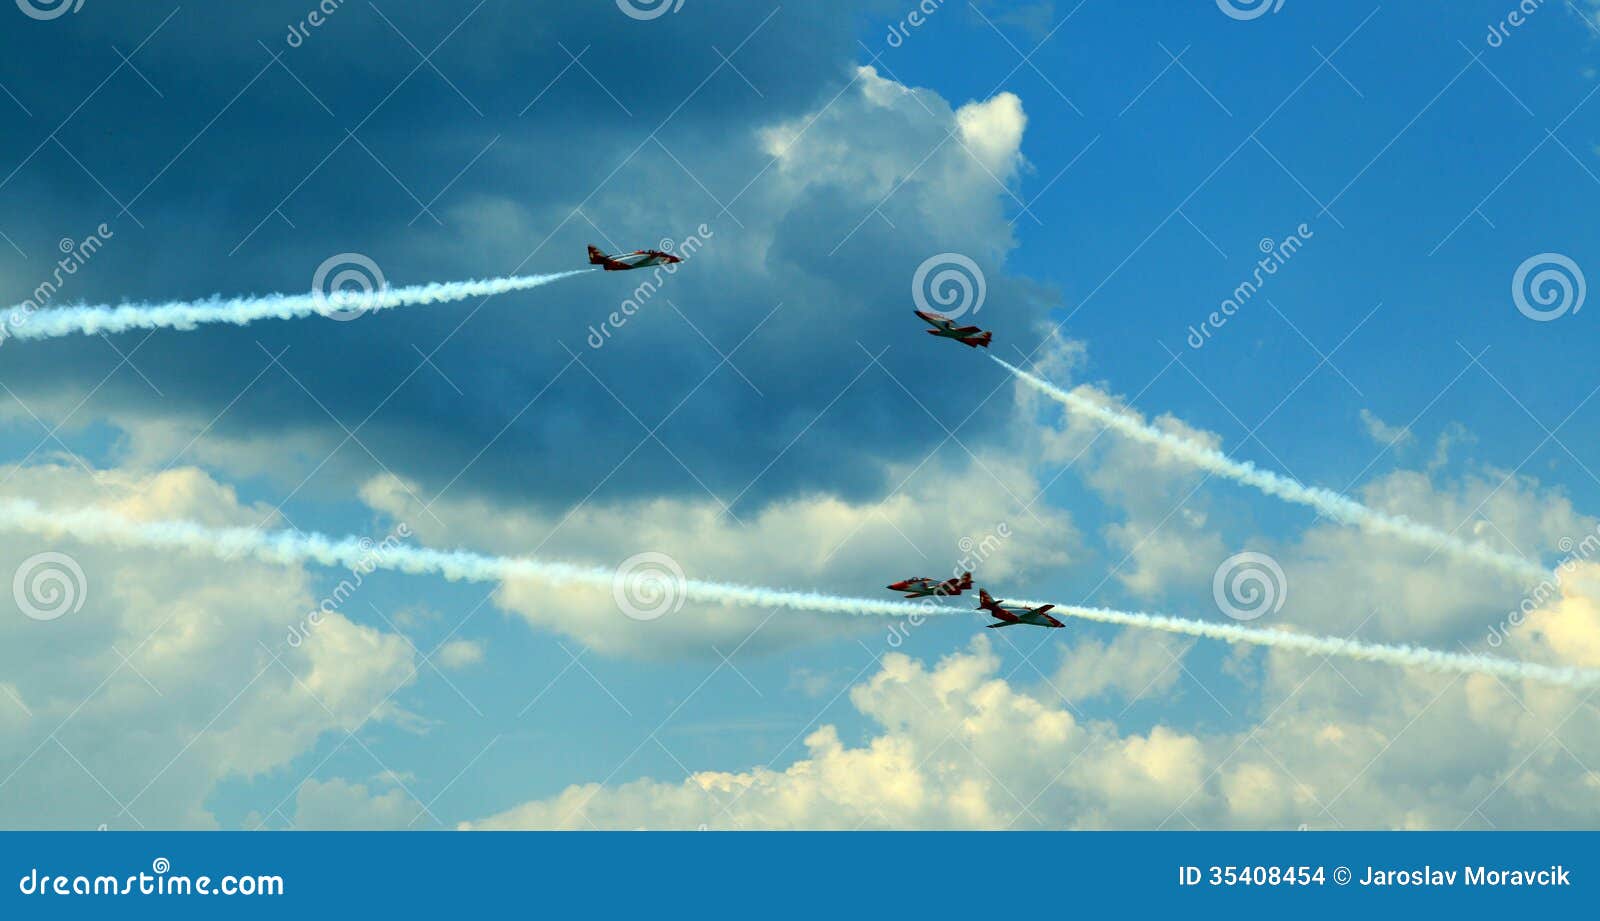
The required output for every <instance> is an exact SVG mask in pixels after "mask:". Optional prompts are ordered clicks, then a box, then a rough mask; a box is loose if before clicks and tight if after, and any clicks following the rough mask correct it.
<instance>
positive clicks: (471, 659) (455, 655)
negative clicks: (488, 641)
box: [434, 640, 484, 668]
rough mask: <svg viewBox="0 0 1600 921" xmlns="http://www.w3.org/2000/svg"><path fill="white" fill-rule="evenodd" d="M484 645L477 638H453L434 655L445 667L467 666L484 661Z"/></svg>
mask: <svg viewBox="0 0 1600 921" xmlns="http://www.w3.org/2000/svg"><path fill="white" fill-rule="evenodd" d="M483 655H484V645H483V643H481V642H478V641H477V640H451V641H450V642H448V643H445V644H444V645H443V646H441V647H439V652H438V654H437V655H435V656H434V659H436V660H437V661H438V662H439V664H440V665H442V666H444V667H445V668H467V667H468V666H472V665H477V664H478V663H480V662H482V661H483Z"/></svg>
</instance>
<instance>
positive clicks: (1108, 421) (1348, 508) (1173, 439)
mask: <svg viewBox="0 0 1600 921" xmlns="http://www.w3.org/2000/svg"><path fill="white" fill-rule="evenodd" d="M989 357H990V358H994V360H995V362H996V363H997V364H999V365H1000V366H1001V367H1002V368H1005V369H1006V370H1007V371H1010V372H1011V373H1012V374H1014V375H1016V376H1017V378H1018V379H1020V380H1021V381H1023V382H1024V383H1026V384H1028V385H1029V386H1031V387H1032V388H1033V389H1035V390H1037V391H1039V392H1040V393H1042V394H1044V395H1045V396H1047V397H1050V398H1051V399H1053V400H1055V401H1056V402H1058V403H1060V404H1062V405H1063V406H1065V407H1067V409H1069V410H1071V411H1072V412H1075V413H1079V414H1080V415H1084V416H1088V417H1090V418H1093V419H1097V420H1099V421H1100V422H1103V423H1105V425H1106V426H1107V427H1108V428H1112V429H1115V430H1116V431H1117V432H1118V433H1119V434H1121V435H1123V436H1124V437H1127V438H1129V439H1132V440H1133V441H1137V442H1140V443H1141V444H1147V445H1150V446H1152V447H1158V448H1163V449H1165V450H1167V451H1170V452H1172V454H1173V455H1174V456H1176V457H1178V458H1180V459H1182V460H1184V461H1185V462H1187V463H1189V464H1192V465H1193V466H1195V467H1198V468H1200V469H1201V470H1205V471H1207V472H1209V473H1214V474H1216V475H1217V476H1220V477H1224V478H1226V479H1230V480H1233V481H1234V482H1236V483H1242V484H1243V485H1245V486H1250V487H1253V488H1255V489H1258V490H1260V491H1261V492H1264V493H1266V494H1267V495H1269V496H1274V497H1276V498H1279V499H1283V500H1285V501H1288V502H1294V503H1297V504H1300V505H1307V506H1310V507H1311V508H1314V509H1316V510H1317V511H1319V512H1321V513H1322V514H1324V515H1327V516H1328V517H1329V518H1332V519H1333V520H1335V521H1338V522H1341V523H1343V524H1348V525H1355V526H1356V527H1359V528H1363V529H1365V530H1368V531H1372V532H1375V533H1379V534H1389V535H1392V536H1394V537H1398V538H1400V539H1402V540H1405V541H1409V542H1411V543H1413V544H1416V545H1418V546H1420V547H1426V548H1427V549H1429V550H1441V551H1443V552H1445V553H1449V554H1451V555H1452V556H1456V557H1460V558H1461V559H1464V560H1469V561H1472V562H1476V563H1483V564H1486V565H1489V566H1493V567H1494V568H1495V569H1498V570H1500V571H1501V572H1504V573H1506V574H1507V575H1510V576H1513V577H1515V578H1517V579H1521V580H1525V581H1527V582H1541V581H1543V580H1545V579H1546V578H1548V577H1549V575H1550V573H1549V570H1546V569H1544V568H1543V567H1541V566H1540V565H1539V564H1537V563H1534V562H1532V561H1529V560H1525V559H1523V558H1522V557H1519V556H1513V555H1511V554H1508V553H1501V552H1500V551H1498V550H1495V549H1494V548H1493V547H1489V546H1486V545H1484V544H1480V543H1476V542H1473V541H1465V540H1462V539H1461V538H1459V537H1456V536H1455V535H1452V534H1446V533H1445V532H1443V531H1440V530H1438V529H1437V528H1432V527H1429V526H1428V525H1425V524H1421V523H1419V522H1416V521H1413V520H1411V519H1410V518H1407V517H1405V516H1404V515H1391V514H1388V513H1386V512H1380V511H1378V510H1377V509H1374V508H1370V507H1368V506H1365V505H1362V504H1361V503H1360V502H1357V501H1356V500H1354V499H1352V498H1350V497H1349V496H1346V495H1343V494H1341V493H1336V492H1334V491H1333V490H1331V489H1323V488H1322V487H1320V486H1307V485H1305V484H1304V483H1301V482H1300V481H1298V480H1293V479H1290V478H1289V477H1286V476H1283V475H1281V474H1277V473H1273V472H1272V471H1270V470H1261V469H1259V468H1257V467H1256V465H1255V464H1252V463H1250V462H1249V461H1236V460H1234V459H1232V458H1230V457H1228V456H1227V455H1225V454H1223V453H1222V452H1220V451H1217V450H1214V449H1212V448H1209V447H1206V446H1205V445H1203V444H1200V443H1198V442H1195V441H1191V440H1190V439H1188V438H1183V437H1180V436H1178V435H1174V434H1172V433H1170V432H1163V431H1161V430H1160V429H1157V428H1154V427H1152V426H1149V425H1146V424H1145V423H1143V422H1141V421H1139V420H1138V419H1135V418H1133V417H1132V416H1128V415H1125V414H1123V413H1120V412H1117V411H1116V410H1114V409H1111V408H1110V407H1107V406H1102V405H1100V404H1099V403H1096V402H1095V401H1094V400H1091V399H1089V398H1088V397H1085V396H1083V395H1081V394H1077V393H1072V392H1070V391H1067V390H1062V389H1061V388H1060V387H1057V386H1055V385H1054V384H1052V383H1050V382H1049V381H1046V380H1044V379H1042V378H1039V377H1036V376H1035V375H1032V374H1029V373H1028V372H1027V371H1024V370H1022V369H1021V368H1018V367H1016V366H1014V365H1011V364H1009V363H1007V362H1005V361H1004V360H1002V359H1000V358H996V357H995V356H993V355H991V356H989Z"/></svg>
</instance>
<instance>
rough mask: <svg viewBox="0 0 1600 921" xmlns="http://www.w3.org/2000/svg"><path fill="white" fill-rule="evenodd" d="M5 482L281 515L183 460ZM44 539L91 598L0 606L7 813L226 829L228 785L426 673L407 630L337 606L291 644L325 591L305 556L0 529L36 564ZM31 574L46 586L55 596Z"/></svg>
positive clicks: (225, 512)
mask: <svg viewBox="0 0 1600 921" xmlns="http://www.w3.org/2000/svg"><path fill="white" fill-rule="evenodd" d="M0 480H3V482H4V486H3V491H4V492H5V493H6V494H8V495H25V496H28V497H29V498H33V499H36V500H38V501H40V502H46V503H48V502H53V501H54V502H63V503H90V502H98V503H103V504H106V505H108V506H111V507H114V508H116V509H117V510H118V511H120V512H121V513H123V514H126V515H130V516H134V517H138V518H149V519H154V518H168V517H184V518H191V519H195V520H200V521H205V522H208V523H211V524H216V525H254V524H256V523H258V522H260V521H262V520H263V518H267V517H270V509H267V508H264V507H261V506H258V505H252V504H249V503H245V502H241V501H240V500H239V499H238V497H237V496H236V495H235V493H234V491H233V490H232V489H231V488H230V487H228V486H226V485H224V484H221V483H218V482H217V481H215V480H213V479H211V478H209V477H207V476H206V475H204V474H202V473H199V472H198V471H195V470H193V469H187V468H179V469H174V470H171V471H168V472H166V473H162V474H158V475H148V476H147V475H136V474H128V473H125V472H122V471H119V470H115V469H112V470H94V471H88V470H84V469H81V468H78V467H66V466H53V465H48V466H36V467H26V468H17V467H8V468H4V469H3V471H0ZM39 553H53V554H63V555H65V557H66V558H69V559H70V560H71V564H72V566H75V567H76V568H77V570H78V571H79V572H81V573H82V578H81V579H80V578H78V576H77V575H76V574H75V573H73V572H72V571H71V568H70V567H67V568H62V567H60V566H58V567H57V570H58V571H59V572H61V573H64V574H65V575H64V576H63V578H64V580H65V581H61V582H57V583H56V587H57V588H58V589H60V590H62V591H67V592H72V593H76V597H78V598H80V599H81V607H77V608H73V607H71V606H68V608H67V609H66V611H65V613H63V614H62V615H61V616H59V617H58V618H56V619H54V620H48V621H41V620H34V619H30V618H28V617H25V616H23V614H22V613H19V612H18V611H17V610H16V609H13V611H12V612H11V614H10V615H9V616H7V617H4V618H0V671H3V672H4V674H5V675H6V682H5V685H4V687H0V692H5V693H0V734H3V735H4V737H5V739H6V742H7V744H6V745H5V746H4V750H5V752H6V754H5V756H4V757H3V758H0V822H3V823H4V824H5V825H7V826H8V827H36V826H37V827H51V828H61V827H80V828H83V827H87V828H93V827H97V826H99V825H101V824H105V825H109V826H110V827H112V828H136V827H139V826H140V825H143V826H146V827H178V828H206V827H213V826H214V825H215V824H216V819H215V818H214V817H213V816H212V814H211V813H210V811H209V808H208V805H207V801H208V797H209V795H210V794H211V793H212V791H214V790H215V788H216V787H217V786H218V784H220V783H222V782H223V781H224V780H227V779H229V778H236V779H248V778H252V777H257V776H259V775H262V774H263V773H266V772H270V771H272V770H275V769H278V768H281V767H284V766H286V765H288V764H290V763H292V762H293V761H294V759H295V758H297V757H298V756H300V755H301V754H303V753H305V752H306V751H307V750H308V749H309V748H310V747H311V746H312V745H314V744H315V743H316V742H317V740H318V739H319V738H321V737H323V736H324V735H326V734H330V733H341V734H342V733H343V732H347V731H354V730H355V729H357V728H358V727H360V726H361V725H363V724H364V723H365V722H367V721H368V720H369V719H374V720H384V719H387V718H390V717H393V716H395V715H397V713H398V710H397V708H396V707H395V706H394V705H393V703H392V702H391V701H390V696H391V694H392V693H393V692H394V691H396V690H397V689H399V688H400V687H402V686H403V685H404V684H406V683H407V682H408V681H409V680H410V679H411V677H412V676H413V675H414V671H413V668H412V660H413V656H412V653H411V650H410V647H409V646H407V645H406V644H405V643H404V641H402V640H401V639H400V638H399V637H397V636H394V635H392V634H389V633H385V632H383V631H380V630H376V629H373V628H371V627H368V626H364V625H361V624H357V623H354V622H352V621H351V620H349V619H348V618H346V617H344V616H342V615H340V614H337V613H335V614H331V615H328V616H326V617H324V618H322V620H321V623H320V624H318V625H316V626H315V628H314V629H310V630H308V631H307V632H306V633H305V634H304V638H303V641H302V642H300V643H299V645H297V646H293V645H290V644H289V643H288V641H287V640H286V637H287V635H288V632H289V629H290V628H291V627H292V626H294V625H296V624H301V623H303V622H304V621H305V618H306V616H307V612H309V611H310V610H311V609H312V607H313V606H314V605H315V603H316V602H315V600H314V596H313V593H312V584H313V583H312V578H311V576H310V574H308V573H307V572H305V571H304V570H302V569H299V568H287V569H285V568H282V567H273V566H264V565H259V564H254V563H250V562H246V561H240V562H233V563H226V564H220V565H219V564H217V563H216V562H213V561H208V560H203V559H195V558H187V557H183V556H175V555H169V554H161V553H154V552H142V551H136V550H127V549H122V548H104V547H98V546H90V545H79V544H76V543H73V542H70V541H62V542H58V543H53V544H50V545H49V546H45V545H42V544H40V543H39V542H38V540H37V539H36V538H33V537H30V536H27V535H0V558H4V559H6V560H9V561H12V565H13V566H14V567H16V568H17V569H18V570H19V571H26V572H31V573H34V574H36V575H38V574H40V573H42V572H44V571H45V569H44V568H42V567H41V566H40V565H30V563H29V562H28V561H30V560H36V559H37V558H36V556H35V555H36V554H39ZM7 575H8V576H10V575H11V571H10V570H8V571H7ZM40 577H41V578H42V576H40ZM8 583H9V580H8ZM35 585H36V593H35V595H34V596H30V597H32V600H33V601H34V602H38V603H40V604H46V603H49V602H51V601H52V600H53V599H54V598H55V597H59V596H52V595H50V594H49V590H48V587H47V583H46V582H37V583H35ZM69 597H70V596H69Z"/></svg>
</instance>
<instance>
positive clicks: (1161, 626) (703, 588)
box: [0, 499, 1600, 688]
mask: <svg viewBox="0 0 1600 921" xmlns="http://www.w3.org/2000/svg"><path fill="white" fill-rule="evenodd" d="M0 530H9V531H25V532H29V533H35V534H43V535H47V536H56V535H64V536H70V537H72V538H75V539H77V540H80V541H85V542H91V543H110V544H115V545H122V546H131V547H144V548H157V549H171V550H183V551H188V552H191V553H197V554H206V555H210V556H215V557H218V558H220V559H224V560H226V559H233V558H236V557H241V556H250V557H254V558H256V559H258V560H262V561H265V562H269V563H283V564H288V563H319V564H323V565H329V566H345V567H351V568H354V567H356V566H364V567H365V566H370V567H372V568H382V569H389V570H393V571H396V572H405V573H432V574H435V575H440V576H443V577H444V578H446V579H450V580H452V581H470V582H500V581H504V580H507V579H525V580H529V581H536V582H541V583H544V584H547V585H551V586H557V587H559V586H566V585H586V586H590V587H594V588H604V589H613V590H615V588H616V580H617V578H618V574H617V572H616V571H615V570H612V569H608V568H605V567H600V566H579V565H575V564H571V563H558V562H546V561H542V560H535V559H530V558H527V557H501V556H489V555H485V554H481V553H472V552H469V551H465V550H429V549H425V548H416V547H406V546H400V547H394V548H385V549H383V550H382V551H375V549H374V548H373V546H372V545H371V543H370V542H363V541H360V540H357V539H354V538H342V539H335V538H330V537H325V536H323V535H320V534H301V533H295V532H290V531H261V530H257V529H255V528H240V527H228V528H215V527H208V526H206V525H202V524H197V523H195V522H190V521H137V520H134V519H132V518H128V517H126V516H123V515H120V514H117V513H116V512H112V511H109V510H105V509H97V508H88V507H78V508H55V509H46V508H43V507H41V506H39V505H38V504H37V503H35V502H32V501H29V500H27V499H0ZM674 587H675V588H676V589H678V590H681V591H682V593H683V596H684V597H685V598H690V599H694V600H697V601H703V602H709V603H718V604H732V605H748V606H754V607H771V608H780V607H781V608H787V609H789V610H795V611H817V612H823V613H835V614H855V615H887V616H899V617H907V616H913V615H922V616H926V615H930V614H958V613H963V609H961V608H954V607H943V606H935V605H923V604H916V603H912V602H908V601H899V600H894V601H891V600H874V599H869V598H847V597H841V596H838V595H825V594H821V593H818V592H794V591H784V590H781V589H771V588H760V587H756V586H748V585H736V584H732V583H727V582H709V581H703V580H699V579H684V580H682V582H681V583H678V584H677V585H675V586H674ZM1022 603H1025V604H1029V605H1035V604H1037V602H1022ZM1055 610H1057V611H1059V612H1061V613H1064V614H1067V615H1069V616H1072V617H1077V618H1081V619H1084V620H1091V621H1098V622H1100V623H1107V624H1116V625H1119V626H1125V627H1140V628H1144V629H1151V630H1161V631H1164V632H1167V633H1178V634H1183V635H1186V636H1197V637H1205V638H1208V639H1217V640H1223V641H1226V642H1230V643H1250V644H1253V645H1257V646H1268V647H1273V648H1278V649H1289V650H1294V651H1296V652H1303V653H1308V654H1313V655H1328V656H1340V657H1343V658H1347V659H1356V660H1360V661H1365V662H1383V663H1387V664H1391V665H1400V666H1407V667H1413V668H1420V669H1426V670H1428V671H1435V672H1448V673H1465V674H1483V675H1494V676H1496V677H1500V678H1507V679H1515V680H1526V681H1535V682H1540V683H1543V684H1554V685H1561V686H1565V687H1573V688H1587V687H1596V686H1600V671H1596V670H1592V669H1579V668H1566V667H1558V666H1549V665H1539V664H1535V663H1530V662H1518V661H1514V660H1511V659H1499V658H1493V657H1488V656H1477V655H1462V654H1457V653H1447V652H1438V651H1435V650H1431V649H1421V648H1417V647H1414V646H1383V645H1378V644H1373V643H1362V642H1358V641H1356V640H1348V639H1338V638H1336V637H1319V636H1308V635H1305V634H1299V633H1285V632H1282V631H1278V630H1263V629H1260V628H1256V627H1244V626H1239V625H1233V624H1216V623H1208V622H1206V621H1197V620H1184V619H1182V618H1177V617H1162V616H1159V615H1153V614H1136V613H1129V612H1125V611H1112V610H1107V609H1104V608H1086V607H1073V606H1068V607H1058V608H1056V609H1055Z"/></svg>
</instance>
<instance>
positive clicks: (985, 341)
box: [961, 331, 994, 348]
mask: <svg viewBox="0 0 1600 921" xmlns="http://www.w3.org/2000/svg"><path fill="white" fill-rule="evenodd" d="M993 340H994V333H992V332H988V331H985V332H984V333H983V334H982V335H978V336H973V337H972V338H970V339H963V340H961V341H962V342H965V343H966V344H967V345H970V346H972V347H973V348H977V347H978V346H980V345H981V346H983V347H984V348H988V347H989V343H990V342H991V341H993Z"/></svg>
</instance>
